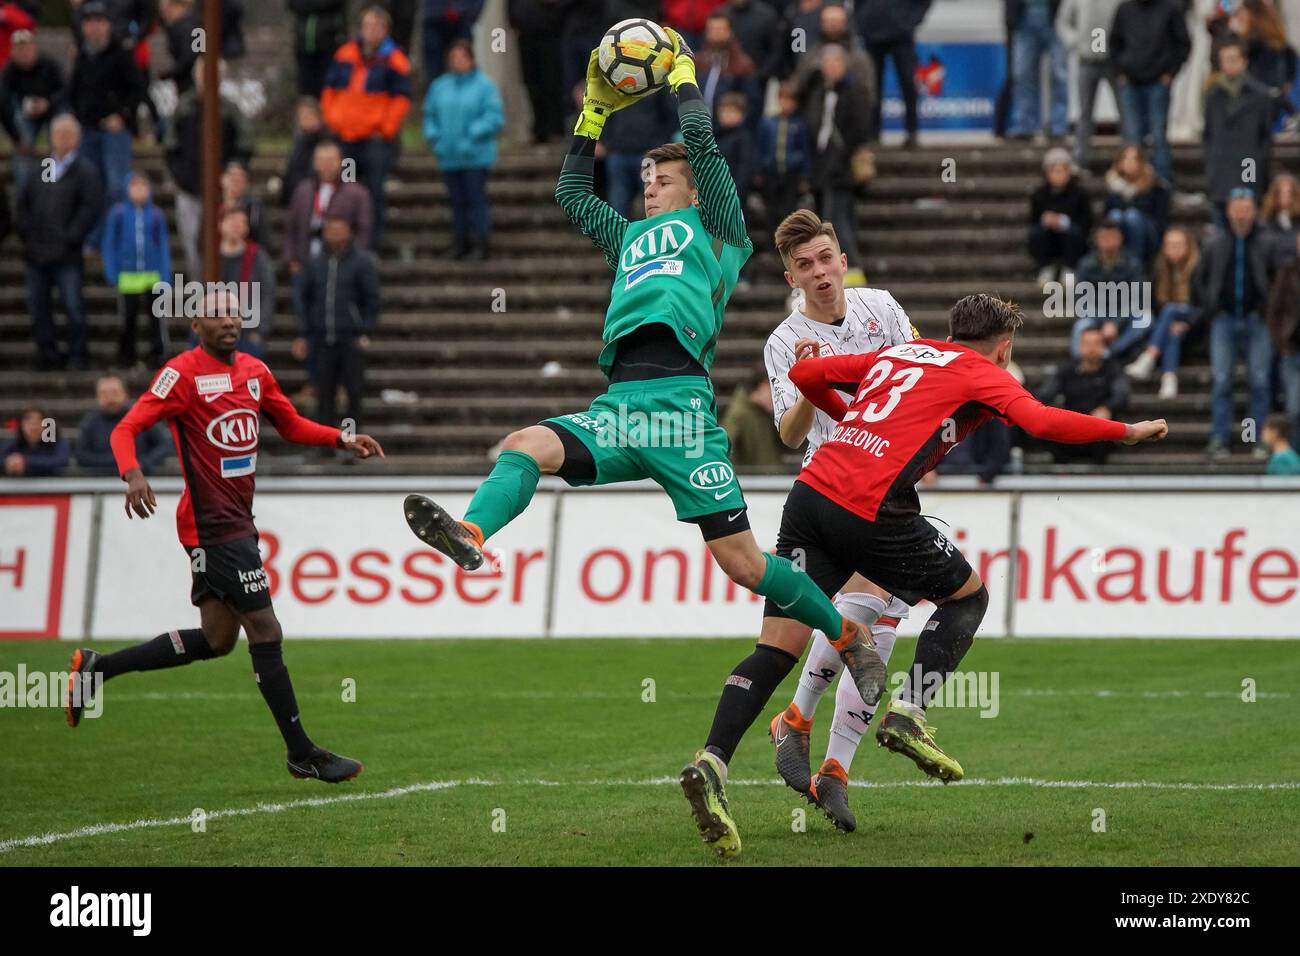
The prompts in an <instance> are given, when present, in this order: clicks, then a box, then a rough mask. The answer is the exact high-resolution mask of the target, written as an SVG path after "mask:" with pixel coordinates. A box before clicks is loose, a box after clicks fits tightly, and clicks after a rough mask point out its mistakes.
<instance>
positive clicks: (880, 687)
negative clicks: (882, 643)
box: [831, 617, 889, 707]
mask: <svg viewBox="0 0 1300 956" xmlns="http://www.w3.org/2000/svg"><path fill="white" fill-rule="evenodd" d="M831 647H833V648H835V650H837V651H839V654H840V659H841V660H842V661H844V666H845V667H846V668H847V669H848V672H849V674H850V675H851V676H852V677H853V683H854V684H856V685H857V688H858V694H860V695H861V697H862V702H863V703H864V704H866V705H867V706H868V707H874V706H875V705H876V704H877V703H878V702H879V700H880V697H881V695H882V694H884V692H885V682H886V680H887V679H888V677H889V671H888V669H887V668H886V667H885V662H884V661H882V660H881V659H880V655H879V654H878V653H877V652H876V642H875V641H874V640H873V639H872V637H871V629H870V628H868V627H864V626H863V625H861V624H858V623H857V622H856V621H850V620H849V619H848V618H847V617H846V618H844V625H843V627H842V628H841V629H840V638H839V640H837V641H832V642H831Z"/></svg>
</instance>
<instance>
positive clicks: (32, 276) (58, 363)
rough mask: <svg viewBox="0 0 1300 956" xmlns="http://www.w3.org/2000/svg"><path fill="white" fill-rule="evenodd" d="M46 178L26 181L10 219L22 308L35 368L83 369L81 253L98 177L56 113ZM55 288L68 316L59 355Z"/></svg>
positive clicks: (95, 211)
mask: <svg viewBox="0 0 1300 956" xmlns="http://www.w3.org/2000/svg"><path fill="white" fill-rule="evenodd" d="M50 145H51V154H50V156H49V163H50V166H49V169H50V173H49V178H48V180H47V178H46V177H45V176H32V177H31V178H30V179H28V180H27V182H26V184H25V185H24V186H23V189H22V190H20V191H19V193H18V200H17V202H16V203H15V215H14V220H15V224H16V227H17V232H18V236H19V238H20V239H21V240H22V242H23V246H24V250H23V258H24V260H25V263H26V273H27V308H28V310H29V311H30V312H31V316H32V338H33V339H34V340H35V343H36V351H37V360H36V361H37V368H38V369H51V368H64V367H68V366H71V367H72V368H74V369H82V368H86V367H88V365H89V362H90V360H89V356H88V354H87V352H86V312H85V307H84V305H83V300H82V285H83V282H84V279H85V261H84V258H83V252H82V249H83V247H84V246H85V245H86V242H87V238H88V237H89V235H90V231H91V229H93V228H94V226H95V223H96V222H97V221H98V220H99V218H100V214H101V211H102V208H103V186H101V185H100V181H99V173H98V172H96V170H95V167H94V166H92V165H91V164H90V161H89V160H87V159H86V158H85V157H84V156H82V155H80V152H79V147H80V145H81V127H80V125H79V124H78V123H77V120H76V118H75V117H74V116H72V115H71V114H68V113H63V114H60V115H59V116H57V117H55V118H54V122H53V123H51V124H50ZM56 286H57V287H58V290H59V298H60V300H61V301H62V302H63V310H64V312H65V313H66V314H67V317H68V351H67V352H66V353H64V352H61V351H60V349H59V347H58V344H57V336H56V334H55V328H54V304H53V296H52V295H51V290H52V289H53V288H55V287H56Z"/></svg>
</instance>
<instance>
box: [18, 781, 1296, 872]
mask: <svg viewBox="0 0 1300 956" xmlns="http://www.w3.org/2000/svg"><path fill="white" fill-rule="evenodd" d="M676 782H677V778H676V777H651V778H648V779H645V780H585V781H583V780H577V781H564V780H540V779H537V780H504V781H500V780H481V779H478V778H476V777H470V778H467V779H465V780H431V781H429V782H427V783H413V784H410V785H409V786H405V787H392V788H391V789H388V790H377V791H372V792H364V793H346V794H339V795H338V796H333V797H314V798H308V799H304V800H288V801H285V802H284V803H258V804H254V805H253V806H251V807H231V808H228V809H225V810H212V811H208V812H207V813H206V819H208V820H218V819H221V818H223V817H249V816H254V815H256V814H259V813H283V812H285V811H286V810H298V809H301V808H303V807H325V806H330V805H332V804H336V803H357V802H360V801H363V800H392V799H394V798H395V797H405V796H408V795H410V794H412V793H430V792H433V791H437V790H450V789H453V788H455V787H462V786H480V787H590V786H615V787H660V786H667V785H669V784H675V783H676ZM728 783H729V784H730V785H731V786H742V787H783V786H785V784H784V783H783V782H782V781H780V780H729V781H728ZM850 786H853V787H858V788H861V789H865V790H900V789H916V788H924V789H929V788H934V787H942V786H944V784H942V783H940V782H939V781H937V780H900V781H885V782H874V781H870V780H854V781H852V783H851V784H850ZM948 786H949V787H1034V788H1040V789H1063V790H1094V789H1102V790H1213V791H1224V790H1230V791H1266V790H1300V781H1296V782H1282V783H1160V782H1157V781H1150V780H1131V781H1122V780H1121V781H1104V780H1103V781H1097V780H1042V779H1039V778H1036V777H997V778H995V779H983V778H979V777H973V778H970V779H967V780H961V781H958V782H957V783H953V784H948ZM192 819H193V818H192V816H190V815H188V814H187V815H186V816H180V817H168V818H166V819H159V818H146V819H141V820H132V821H130V822H129V823H96V824H93V825H91V826H87V827H79V828H78V829H76V830H67V831H64V832H62V833H39V834H36V835H34V836H28V837H16V838H14V839H10V840H3V841H0V854H4V853H8V852H10V851H12V850H16V849H21V848H26V847H35V846H48V845H50V844H52V843H62V842H64V841H66V840H80V839H84V838H86V837H93V836H101V835H103V834H106V833H125V832H128V831H131V830H152V829H158V828H161V827H177V826H189V825H190V823H191V822H192Z"/></svg>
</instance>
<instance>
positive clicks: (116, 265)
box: [100, 171, 172, 369]
mask: <svg viewBox="0 0 1300 956" xmlns="http://www.w3.org/2000/svg"><path fill="white" fill-rule="evenodd" d="M126 195H127V198H126V199H124V200H122V201H121V202H120V203H118V204H117V205H115V206H114V207H113V208H112V209H111V210H110V211H109V213H108V218H107V219H106V220H105V223H104V237H103V240H102V242H101V245H100V254H101V255H103V257H104V277H105V278H106V279H108V284H109V285H111V286H113V288H115V289H117V313H118V315H119V316H120V317H121V319H122V329H121V331H120V332H119V333H118V338H117V366H118V368H124V369H127V368H131V367H132V366H134V365H135V363H136V349H135V329H136V323H137V321H138V320H139V316H140V310H141V307H143V309H144V312H145V321H146V322H148V323H149V327H150V331H151V337H150V350H149V367H150V368H151V369H154V368H158V366H160V365H162V363H163V361H164V360H165V359H166V358H167V351H168V343H167V320H166V318H160V317H158V316H156V315H155V314H154V308H153V306H154V298H155V296H154V293H153V289H154V286H155V285H156V284H157V283H159V282H171V281H172V257H171V250H170V248H169V247H168V245H167V218H166V217H165V216H164V215H163V211H162V210H161V209H159V208H158V207H157V206H155V205H154V203H153V196H152V191H151V188H150V184H149V177H148V176H147V175H146V174H145V173H143V172H140V171H135V172H132V173H131V174H130V175H129V176H127V179H126Z"/></svg>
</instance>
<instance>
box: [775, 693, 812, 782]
mask: <svg viewBox="0 0 1300 956" xmlns="http://www.w3.org/2000/svg"><path fill="white" fill-rule="evenodd" d="M768 735H769V736H770V737H771V738H772V743H773V744H774V745H775V746H776V772H777V773H779V774H780V775H781V779H782V780H784V781H785V782H786V785H787V786H789V787H790V788H791V789H793V790H797V791H798V792H799V793H802V794H805V795H806V794H807V793H808V787H809V785H810V784H811V782H812V768H811V767H809V766H808V749H809V748H808V740H809V738H810V737H811V736H812V721H811V720H810V719H808V718H806V717H804V715H803V714H801V713H799V708H798V707H796V706H795V705H794V704H791V705H790V706H789V707H787V708H786V709H785V710H783V711H781V713H779V714H777V715H776V716H775V717H773V718H772V723H771V724H770V725H769V727H768Z"/></svg>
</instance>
